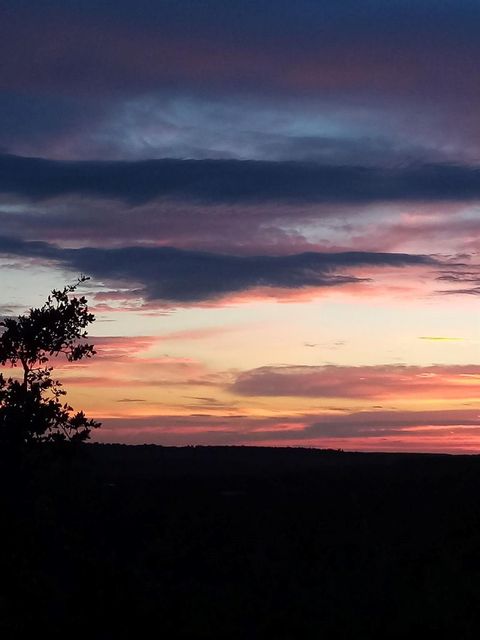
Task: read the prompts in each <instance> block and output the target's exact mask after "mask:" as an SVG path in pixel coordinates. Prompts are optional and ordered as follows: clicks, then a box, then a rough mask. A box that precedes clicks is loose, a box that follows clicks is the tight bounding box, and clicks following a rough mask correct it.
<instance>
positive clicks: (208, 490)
mask: <svg viewBox="0 0 480 640" xmlns="http://www.w3.org/2000/svg"><path fill="white" fill-rule="evenodd" d="M1 469H2V485H1V486H2V489H1V511H2V516H3V517H2V534H3V552H2V554H1V556H2V558H1V572H0V575H1V580H2V589H1V600H0V611H1V614H0V631H1V633H2V635H3V637H6V638H7V637H8V638H17V637H23V635H24V634H26V636H27V637H28V635H29V634H33V633H35V632H36V631H37V630H38V629H42V630H44V631H45V632H46V633H48V634H49V636H50V637H52V636H55V635H58V636H60V635H63V634H65V635H66V634H71V633H72V632H75V633H79V634H80V633H83V634H85V636H86V637H89V638H97V637H98V638H110V637H112V638H113V637H117V636H118V634H120V633H122V634H124V635H125V634H127V635H129V636H130V637H145V635H146V633H147V631H146V630H147V628H150V629H151V630H152V631H151V632H150V633H154V635H155V636H158V637H166V638H222V637H228V638H239V639H240V638H245V639H246V638H265V637H268V635H270V634H271V635H272V637H274V638H317V637H322V636H324V637H327V638H341V637H349V638H350V637H373V636H378V637H388V638H400V637H404V635H405V634H406V633H412V632H414V631H416V632H419V633H423V634H428V636H430V635H433V634H434V633H436V632H439V631H442V633H451V634H452V636H455V637H456V638H470V637H474V636H476V634H475V628H476V627H477V625H478V622H479V617H480V606H479V605H480V590H479V588H478V583H479V577H480V529H479V527H480V506H479V505H480V502H479V495H480V458H479V457H477V456H448V455H422V454H379V453H375V454H369V453H344V452H341V451H331V450H314V449H295V448H276V449H271V448H254V447H253V448H252V447H184V448H169V447H159V446H153V445H146V446H126V445H99V444H83V445H81V446H80V447H79V448H78V449H76V448H70V449H67V450H66V454H65V455H61V456H59V455H57V453H55V451H54V447H49V446H47V445H43V446H42V447H40V448H39V449H38V451H37V452H30V453H29V454H28V455H27V457H24V458H23V459H22V460H15V459H12V458H11V457H9V459H8V460H3V461H2V466H1Z"/></svg>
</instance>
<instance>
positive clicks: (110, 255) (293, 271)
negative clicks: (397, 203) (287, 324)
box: [0, 237, 438, 303]
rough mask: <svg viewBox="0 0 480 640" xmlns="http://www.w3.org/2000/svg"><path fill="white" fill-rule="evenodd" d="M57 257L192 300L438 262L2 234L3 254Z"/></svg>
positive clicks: (162, 295)
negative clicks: (72, 242)
mask: <svg viewBox="0 0 480 640" xmlns="http://www.w3.org/2000/svg"><path fill="white" fill-rule="evenodd" d="M1 253H3V254H10V255H20V256H25V257H37V258H40V259H47V260H54V261H57V262H59V263H61V264H63V265H65V266H66V267H68V268H70V269H73V270H75V271H80V272H83V273H87V274H89V275H92V276H95V277H96V278H100V279H107V280H108V279H109V280H123V281H125V280H126V281H130V282H134V283H140V284H141V286H143V287H144V295H145V297H146V298H148V299H150V300H165V301H170V302H177V303H192V302H200V301H203V300H214V299H218V298H221V297H224V296H226V295H229V294H232V293H238V292H242V291H247V290H249V289H253V288H256V287H272V288H282V289H301V288H305V287H334V286H341V285H345V284H350V283H356V282H361V281H362V280H363V279H362V278H358V277H356V276H353V275H349V274H348V273H345V272H344V271H345V270H348V269H353V268H356V267H371V268H375V267H385V266H389V267H404V266H415V265H423V266H435V265H437V264H438V263H437V261H436V260H434V259H433V258H431V257H429V256H424V255H411V254H402V253H368V252H345V253H315V252H310V253H300V254H294V255H286V256H232V255H225V254H216V253H205V252H200V251H184V250H180V249H176V248H173V247H122V248H111V249H104V248H91V247H86V248H81V249H63V248H60V247H57V246H55V245H52V244H48V243H45V242H26V241H22V240H18V239H12V238H2V237H0V254H1Z"/></svg>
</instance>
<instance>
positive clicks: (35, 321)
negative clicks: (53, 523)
mask: <svg viewBox="0 0 480 640" xmlns="http://www.w3.org/2000/svg"><path fill="white" fill-rule="evenodd" d="M86 280H88V278H87V277H85V276H81V277H80V278H79V279H78V281H77V282H76V283H75V284H73V285H67V286H66V287H64V288H63V289H62V290H57V289H54V290H53V291H52V292H51V294H50V295H49V296H48V298H47V300H46V302H45V303H44V304H43V306H42V307H40V308H31V309H30V310H29V311H28V313H26V314H23V315H20V316H18V317H17V318H6V319H4V320H3V321H2V322H0V327H3V332H2V333H1V335H0V365H1V366H4V367H5V366H6V365H9V366H10V367H12V368H17V367H21V368H22V370H23V377H22V378H18V377H8V378H5V377H4V375H3V374H1V373H0V444H10V445H18V446H21V445H28V444H31V443H39V442H67V441H68V442H78V441H84V440H86V439H88V438H89V436H90V431H91V429H93V428H96V427H99V426H100V423H98V422H95V421H94V420H89V419H87V417H86V416H85V414H84V413H83V411H79V412H76V413H74V412H73V408H72V407H71V406H70V405H69V404H68V403H66V402H63V399H64V398H63V396H65V395H66V392H65V391H64V390H63V388H62V383H61V382H60V381H59V380H55V379H54V378H52V371H53V367H52V366H48V365H49V363H50V361H51V360H52V359H53V360H55V359H56V358H57V357H58V356H60V355H61V354H63V355H64V356H65V357H66V358H67V360H68V361H69V362H75V361H78V360H81V359H82V358H90V357H92V356H93V355H95V349H94V347H93V345H91V344H88V343H87V342H86V341H85V339H86V337H87V331H86V329H87V327H88V325H89V324H90V323H92V322H93V321H94V320H95V317H94V315H93V314H92V313H90V312H89V310H88V304H87V299H86V298H85V297H84V296H82V297H76V296H72V294H73V293H74V292H75V291H76V289H77V287H78V286H79V285H80V284H82V283H83V282H85V281H86Z"/></svg>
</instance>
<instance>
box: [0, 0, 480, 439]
mask: <svg viewBox="0 0 480 640" xmlns="http://www.w3.org/2000/svg"><path fill="white" fill-rule="evenodd" d="M479 24H480V2H477V1H476V0H443V1H442V2H439V1H438V0H421V1H420V2H413V1H410V0H408V1H407V0H363V1H362V2H359V1H358V0H322V1H319V0H296V2H292V1H291V0H290V1H288V2H287V1H285V0H255V1H254V2H249V1H248V0H135V1H133V0H115V2H114V1H113V0H112V1H104V2H101V1H100V0H96V1H95V0H44V1H42V2H39V1H38V0H0V56H1V60H2V64H1V65H0V316H8V315H17V314H18V313H21V312H22V311H24V310H25V309H26V308H28V307H29V306H35V305H37V304H41V303H42V302H43V300H44V299H45V297H46V296H47V295H48V293H49V291H50V290H51V289H52V288H53V287H57V288H61V287H62V286H63V285H64V284H66V283H71V282H74V281H75V280H76V278H77V277H78V276H79V275H80V274H86V275H88V276H90V277H91V280H90V281H89V282H88V283H87V286H85V287H84V289H83V291H84V292H85V294H86V296H87V298H88V300H89V302H90V306H91V308H92V310H93V312H94V313H95V315H96V322H95V323H94V324H93V325H92V327H91V329H90V334H91V336H92V340H91V341H92V342H93V343H94V344H95V345H96V346H97V351H98V354H97V356H96V357H95V358H94V359H93V360H91V361H88V362H85V361H82V362H80V363H75V364H72V365H68V366H66V365H64V364H60V365H59V367H60V369H59V371H58V377H59V378H60V379H61V380H63V382H64V383H65V387H66V389H67V390H68V392H69V395H68V398H69V401H70V402H71V404H72V405H73V406H74V407H75V408H78V409H80V408H81V409H84V410H85V411H86V413H87V415H88V416H89V417H92V418H95V419H97V420H100V421H102V423H103V426H102V428H101V429H99V430H98V431H97V432H95V434H94V439H95V440H97V441H103V442H125V443H144V442H147V443H157V444H164V445H185V444H218V445H223V444H229V445H230V444H255V445H282V446H285V445H292V446H317V447H333V448H342V449H345V450H370V451H375V450H381V451H392V450H394V451H444V452H463V451H466V452H480V314H479V309H480V306H479V305H480V118H479V114H480V81H479V78H480V38H479V36H478V28H479Z"/></svg>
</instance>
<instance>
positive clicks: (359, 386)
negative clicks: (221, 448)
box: [231, 365, 480, 399]
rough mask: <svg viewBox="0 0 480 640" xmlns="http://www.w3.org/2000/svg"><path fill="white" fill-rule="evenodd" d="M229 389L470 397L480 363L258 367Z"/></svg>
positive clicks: (477, 388) (476, 388)
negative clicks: (418, 365)
mask: <svg viewBox="0 0 480 640" xmlns="http://www.w3.org/2000/svg"><path fill="white" fill-rule="evenodd" d="M231 390H232V391H233V392H234V393H238V394H240V395H245V396H272V397H281V396H292V397H310V398H363V399H367V398H368V399H386V398H390V399H392V398H402V397H421V396H425V397H432V398H435V397H438V398H452V399H453V398H456V399H459V398H472V397H478V396H479V393H480V366H478V365H449V366H448V365H444V366H440V365H434V366H430V367H416V366H406V365H405V366H403V365H402V366H401V365H381V366H380V365H379V366H367V367H365V366H363V367H362V366H357V367H341V366H335V365H326V366H322V367H316V366H284V367H261V368H259V369H253V370H252V371H247V372H244V373H242V374H240V375H239V376H238V378H237V380H236V381H235V383H234V384H233V386H232V387H231Z"/></svg>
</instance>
